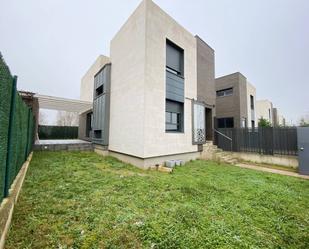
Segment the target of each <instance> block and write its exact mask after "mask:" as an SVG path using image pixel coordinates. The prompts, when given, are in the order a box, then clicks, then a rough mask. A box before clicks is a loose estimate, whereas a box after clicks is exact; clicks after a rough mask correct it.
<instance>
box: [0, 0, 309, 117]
mask: <svg viewBox="0 0 309 249" xmlns="http://www.w3.org/2000/svg"><path fill="white" fill-rule="evenodd" d="M139 2H140V0H125V1H124V0H112V1H110V0H108V1H107V0H96V1H95V0H87V1H86V0H65V1H64V0H44V1H42V0H27V1H21V0H0V51H1V52H2V54H3V56H4V58H5V60H6V62H7V64H8V65H9V67H10V68H11V71H12V73H13V74H16V75H18V78H19V79H18V88H19V89H23V90H29V91H33V92H38V93H41V94H48V95H54V96H60V97H68V98H79V94H80V92H79V91H80V79H81V77H82V75H83V74H84V73H85V72H86V70H87V69H88V68H89V66H90V65H91V64H92V63H93V62H94V60H95V59H96V57H97V56H98V55H99V54H104V55H109V45H110V40H111V39H112V38H113V36H114V35H115V34H116V32H117V31H118V30H119V28H120V27H121V25H122V24H123V23H124V22H125V21H126V19H127V18H128V17H129V16H130V14H131V13H132V12H133V10H134V9H135V8H136V7H137V5H138V4H139ZM154 2H156V3H157V4H158V5H159V6H160V7H161V8H162V9H163V10H165V11H166V12H167V13H169V14H170V15H171V16H172V17H173V18H174V19H175V20H176V21H178V22H179V23H180V24H181V25H183V26H184V27H185V28H186V29H188V30H189V31H190V32H191V33H192V34H198V35H199V36H200V37H202V38H203V39H204V40H205V41H206V42H207V43H208V44H209V45H210V46H211V47H213V48H214V49H215V51H216V76H217V77H218V76H223V75H225V74H230V73H233V72H236V71H239V72H241V73H242V74H244V75H245V76H246V77H247V79H248V80H249V81H250V82H251V83H252V84H253V85H255V87H256V89H257V98H258V99H269V100H271V101H272V102H273V104H274V106H275V107H278V108H279V112H280V113H282V114H283V115H284V116H286V118H287V120H288V121H291V120H293V122H294V123H295V122H296V121H298V119H299V118H300V116H302V115H308V114H309V97H308V95H309V80H308V79H309V77H308V74H309V1H308V0H255V1H253V0H250V1H248V0H233V1H231V0H216V1H215V0H212V1H210V0H208V1H206V0H191V1H188V0H177V1H176V0H155V1H154ZM0 90H1V89H0Z"/></svg>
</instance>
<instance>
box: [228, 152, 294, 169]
mask: <svg viewBox="0 0 309 249" xmlns="http://www.w3.org/2000/svg"><path fill="white" fill-rule="evenodd" d="M231 155H232V156H233V157H234V158H237V159H241V160H244V161H250V162H255V163H266V164H274V165H282V166H286V167H292V168H297V167H298V157H297V156H285V155H274V156H271V155H261V154H257V153H249V152H247V153H242V152H233V153H231Z"/></svg>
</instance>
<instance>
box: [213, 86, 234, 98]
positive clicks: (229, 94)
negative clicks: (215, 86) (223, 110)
mask: <svg viewBox="0 0 309 249" xmlns="http://www.w3.org/2000/svg"><path fill="white" fill-rule="evenodd" d="M227 91H231V92H230V93H227ZM221 92H222V93H223V95H219V93H221ZM233 94H234V89H233V87H229V88H225V89H221V90H218V91H216V96H217V97H218V98H222V97H228V96H232V95H233Z"/></svg>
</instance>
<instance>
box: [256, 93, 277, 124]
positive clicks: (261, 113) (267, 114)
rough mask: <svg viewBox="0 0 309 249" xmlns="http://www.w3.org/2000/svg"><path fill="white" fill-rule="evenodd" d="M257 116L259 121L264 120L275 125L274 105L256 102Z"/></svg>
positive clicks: (267, 102)
mask: <svg viewBox="0 0 309 249" xmlns="http://www.w3.org/2000/svg"><path fill="white" fill-rule="evenodd" d="M256 114H257V119H258V120H259V119H261V118H264V119H266V120H267V121H269V122H270V124H271V125H274V121H273V104H272V102H271V101H269V100H267V99H265V100H258V101H257V102H256Z"/></svg>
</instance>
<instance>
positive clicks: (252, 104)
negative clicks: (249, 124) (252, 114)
mask: <svg viewBox="0 0 309 249" xmlns="http://www.w3.org/2000/svg"><path fill="white" fill-rule="evenodd" d="M250 106H251V110H254V98H253V96H252V95H250Z"/></svg>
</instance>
